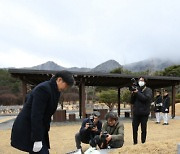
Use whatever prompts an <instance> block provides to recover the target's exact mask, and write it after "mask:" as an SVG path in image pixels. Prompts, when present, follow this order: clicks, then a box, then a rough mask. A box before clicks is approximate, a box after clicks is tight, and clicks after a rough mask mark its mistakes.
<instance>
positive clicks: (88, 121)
mask: <svg viewBox="0 0 180 154" xmlns="http://www.w3.org/2000/svg"><path fill="white" fill-rule="evenodd" d="M99 117H100V113H99V112H98V111H94V113H93V114H92V115H91V116H90V117H89V118H85V119H84V120H83V122H82V125H81V128H80V131H79V132H78V133H77V134H76V135H75V141H76V147H77V152H81V151H82V149H81V142H82V143H85V144H89V142H90V140H92V139H93V138H94V137H95V136H96V135H99V134H100V132H101V129H102V122H101V121H100V120H99Z"/></svg>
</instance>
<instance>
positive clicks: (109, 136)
mask: <svg viewBox="0 0 180 154" xmlns="http://www.w3.org/2000/svg"><path fill="white" fill-rule="evenodd" d="M111 139H112V136H111V135H110V134H108V137H106V141H107V143H108V142H109V141H110V140H111Z"/></svg>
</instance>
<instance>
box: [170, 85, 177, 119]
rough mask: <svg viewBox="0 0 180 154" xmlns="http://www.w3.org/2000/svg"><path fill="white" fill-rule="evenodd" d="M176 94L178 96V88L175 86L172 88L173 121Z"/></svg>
mask: <svg viewBox="0 0 180 154" xmlns="http://www.w3.org/2000/svg"><path fill="white" fill-rule="evenodd" d="M175 94H176V88H175V86H174V85H173V86H172V108H171V117H172V119H173V118H174V117H175Z"/></svg>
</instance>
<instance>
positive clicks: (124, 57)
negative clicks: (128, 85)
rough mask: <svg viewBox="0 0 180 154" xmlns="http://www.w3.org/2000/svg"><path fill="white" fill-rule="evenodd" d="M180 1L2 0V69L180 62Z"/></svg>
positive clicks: (0, 24)
mask: <svg viewBox="0 0 180 154" xmlns="http://www.w3.org/2000/svg"><path fill="white" fill-rule="evenodd" d="M179 16H180V1H179V0H51V1H49V0H1V1H0V68H2V67H17V68H20V67H31V66H35V65H38V64H41V63H44V62H47V61H54V62H55V63H57V64H59V65H61V66H64V67H89V68H93V67H95V66H97V65H98V64H100V63H102V62H105V61H107V60H109V59H114V60H116V61H118V62H119V63H120V64H121V65H124V64H128V63H132V62H136V61H140V60H144V59H148V58H151V57H161V56H162V57H166V58H167V57H168V58H170V59H176V60H180V17H179Z"/></svg>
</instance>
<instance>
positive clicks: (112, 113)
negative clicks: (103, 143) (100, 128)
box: [105, 112, 118, 121]
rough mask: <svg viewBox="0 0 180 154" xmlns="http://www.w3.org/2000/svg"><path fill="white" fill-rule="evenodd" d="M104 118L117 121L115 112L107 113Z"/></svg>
mask: <svg viewBox="0 0 180 154" xmlns="http://www.w3.org/2000/svg"><path fill="white" fill-rule="evenodd" d="M105 118H106V120H108V119H109V118H110V119H113V120H115V121H117V120H118V115H117V113H115V112H108V113H107V114H106V116H105Z"/></svg>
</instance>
